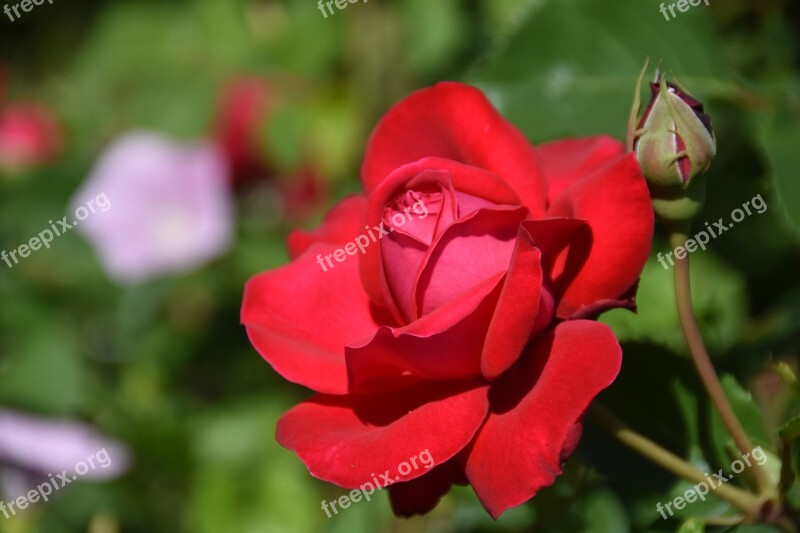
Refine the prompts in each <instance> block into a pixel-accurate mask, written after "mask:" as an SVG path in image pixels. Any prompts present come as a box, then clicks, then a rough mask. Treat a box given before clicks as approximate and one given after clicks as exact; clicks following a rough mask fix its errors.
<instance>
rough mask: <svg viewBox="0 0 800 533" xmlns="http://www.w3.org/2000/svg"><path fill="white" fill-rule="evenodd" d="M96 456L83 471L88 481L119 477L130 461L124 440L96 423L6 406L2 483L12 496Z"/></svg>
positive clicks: (0, 450) (1, 428)
mask: <svg viewBox="0 0 800 533" xmlns="http://www.w3.org/2000/svg"><path fill="white" fill-rule="evenodd" d="M90 457H92V458H94V460H93V461H92V464H94V468H89V469H87V470H86V473H85V474H82V475H81V477H84V478H87V479H97V480H106V479H112V478H115V477H118V476H120V475H122V474H123V473H125V472H126V471H127V470H128V466H129V463H130V459H129V452H128V450H127V448H126V447H125V445H124V444H122V443H120V442H118V441H116V440H113V439H109V438H107V437H105V436H103V435H101V434H100V433H99V432H97V430H95V429H94V428H92V427H91V426H88V425H86V424H82V423H79V422H74V421H71V420H63V419H50V418H42V417H34V416H30V415H26V414H22V413H18V412H15V411H10V410H6V409H0V481H2V485H3V492H5V493H6V494H8V495H11V496H12V497H13V496H15V495H19V494H23V493H24V492H26V491H27V490H28V489H30V488H31V486H32V484H34V483H36V482H37V480H39V479H43V478H44V477H45V476H47V475H49V474H53V475H57V474H59V473H61V472H62V471H64V470H67V471H68V472H70V473H72V472H74V471H75V467H76V465H77V464H78V463H80V462H84V463H85V464H86V465H88V464H89V462H88V461H87V459H88V458H90ZM3 465H5V466H3Z"/></svg>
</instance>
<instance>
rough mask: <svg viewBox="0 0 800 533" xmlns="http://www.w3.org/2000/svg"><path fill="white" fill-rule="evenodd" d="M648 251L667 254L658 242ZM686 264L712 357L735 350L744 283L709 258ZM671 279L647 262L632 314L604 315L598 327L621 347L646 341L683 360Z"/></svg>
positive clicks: (696, 257) (653, 262)
mask: <svg viewBox="0 0 800 533" xmlns="http://www.w3.org/2000/svg"><path fill="white" fill-rule="evenodd" d="M653 249H654V252H660V251H661V252H662V253H666V251H667V247H666V245H664V244H662V243H661V242H659V241H656V243H655V244H654V245H653ZM691 262H692V269H691V276H692V286H693V287H703V290H696V291H694V292H693V294H692V300H693V304H694V311H695V315H696V317H697V321H698V325H699V327H700V332H701V334H702V335H703V339H704V341H705V343H706V346H707V347H708V350H709V352H710V353H711V355H712V356H716V355H719V354H723V353H725V352H727V351H728V350H729V349H730V348H731V347H733V346H734V345H736V343H737V342H738V341H739V340H740V339H741V337H742V334H743V333H744V331H745V327H744V326H745V321H746V318H747V307H746V301H747V298H746V284H745V280H744V278H743V277H742V276H741V274H739V273H738V272H737V271H736V270H733V269H731V268H730V267H728V265H727V264H725V263H724V262H722V261H721V260H719V259H717V258H716V257H715V256H714V255H713V254H711V253H709V252H705V253H696V254H694V255H692V256H691ZM667 265H669V263H667ZM673 275H674V272H673V271H672V268H670V269H669V270H667V269H665V268H664V267H663V266H662V265H661V263H659V262H658V261H657V260H656V258H655V257H651V258H650V259H649V260H648V262H647V264H646V265H645V268H644V271H643V272H642V278H641V281H640V282H639V290H638V292H637V295H636V302H637V307H638V311H637V313H636V314H634V313H631V312H630V311H627V310H625V309H615V310H612V311H609V312H607V313H605V314H603V316H602V317H600V321H601V322H603V323H605V324H607V325H609V326H610V327H611V329H613V330H614V334H615V335H616V336H617V338H619V339H620V341H623V342H630V341H637V342H644V341H650V342H654V343H657V344H661V345H663V346H666V347H668V348H670V349H671V350H673V351H675V352H678V353H682V354H688V350H687V348H686V341H685V340H684V338H683V332H682V330H681V325H680V321H679V320H678V313H677V311H676V309H675V293H674V289H673V286H674V282H673Z"/></svg>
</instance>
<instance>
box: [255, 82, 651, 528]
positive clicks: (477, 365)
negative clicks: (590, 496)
mask: <svg viewBox="0 0 800 533" xmlns="http://www.w3.org/2000/svg"><path fill="white" fill-rule="evenodd" d="M361 177H362V181H363V184H364V188H365V193H364V194H363V195H357V196H351V197H349V198H347V199H345V200H343V201H342V202H341V203H340V204H339V205H337V206H336V207H334V209H333V210H332V211H331V213H330V214H329V215H328V216H327V218H326V219H325V221H324V223H323V224H322V226H321V227H320V228H319V229H317V230H316V231H313V232H308V233H303V232H295V233H293V234H292V235H291V236H290V238H289V248H290V251H291V254H292V256H293V257H294V261H293V262H292V263H290V264H289V265H286V266H284V267H282V268H279V269H277V270H274V271H271V272H266V273H263V274H260V275H259V276H256V277H255V278H253V279H252V280H251V281H250V282H249V283H248V285H247V287H246V290H245V296H244V303H243V308H242V321H243V323H244V324H245V326H246V327H247V332H248V334H249V336H250V340H251V342H252V343H253V345H254V346H255V347H256V349H257V350H258V351H259V353H261V354H262V356H263V357H264V358H265V359H267V361H269V363H270V364H271V365H272V366H273V367H274V368H275V370H277V371H278V372H279V373H280V374H281V375H282V376H284V377H285V378H286V379H288V380H290V381H293V382H295V383H299V384H302V385H305V386H307V387H309V388H311V389H313V390H315V391H317V392H319V393H320V394H319V395H317V396H315V397H314V398H312V399H311V400H309V401H306V402H304V403H302V404H300V405H299V406H297V407H295V408H293V409H292V410H290V411H289V412H288V413H286V414H285V415H284V416H283V418H282V419H281V420H280V421H279V423H278V428H277V440H278V442H280V443H281V444H282V445H283V446H286V447H287V448H289V449H291V450H293V451H295V452H296V453H297V454H298V456H299V457H300V459H301V460H302V461H303V462H304V463H305V464H306V466H307V467H308V469H309V470H310V471H311V473H312V474H313V475H314V476H316V477H318V478H320V479H323V480H326V481H330V482H333V483H336V484H337V485H340V486H342V487H346V488H357V487H362V486H363V485H364V484H365V483H367V482H369V483H370V485H375V482H377V483H378V484H379V485H380V486H381V487H383V485H388V484H389V483H388V481H384V482H383V483H381V479H388V480H391V481H392V482H393V483H394V484H391V486H390V487H389V489H388V490H389V493H390V497H391V500H392V505H393V507H394V509H395V512H397V513H398V514H403V515H407V514H412V513H415V512H427V511H428V510H430V509H431V508H432V507H433V506H434V505H435V504H436V502H437V500H438V499H439V498H440V497H441V495H442V494H444V493H445V492H447V490H448V489H449V488H450V486H451V484H453V483H469V484H470V485H472V487H473V488H474V490H475V492H476V493H477V495H478V498H480V500H481V502H482V503H483V505H484V507H486V509H487V510H488V511H489V513H491V515H492V516H493V517H497V516H499V515H500V514H501V513H502V512H503V511H505V510H506V509H508V508H510V507H514V506H516V505H519V504H520V503H522V502H524V501H526V500H528V499H529V498H531V497H532V496H533V495H534V494H536V492H537V491H538V490H539V489H540V488H542V487H544V486H547V485H549V484H551V483H552V482H553V481H554V480H555V477H556V476H557V475H558V474H559V473H560V472H561V465H562V462H563V461H564V460H565V459H566V458H567V457H568V456H569V455H570V454H571V453H572V451H573V450H574V448H575V446H576V444H577V441H578V439H579V437H580V433H581V422H580V421H581V418H582V415H583V413H584V411H585V409H586V408H587V406H588V405H589V403H590V402H591V400H592V399H593V398H594V396H595V395H596V394H597V393H598V392H599V391H601V390H602V389H603V388H605V387H606V386H608V385H609V384H610V383H611V382H612V381H613V380H614V378H615V377H616V375H617V372H618V370H619V366H620V361H621V350H620V347H619V344H618V343H617V341H616V339H615V338H614V336H613V334H612V332H611V331H610V330H609V329H608V328H607V327H606V326H604V325H602V324H599V323H597V322H593V321H590V320H587V318H592V317H594V316H596V315H597V314H598V313H599V312H601V311H603V310H605V309H608V308H611V307H618V306H627V307H632V306H633V294H634V292H635V285H636V282H637V279H638V276H639V274H640V272H641V269H642V267H643V266H644V263H645V261H646V258H647V256H648V253H649V250H650V241H651V235H652V230H653V213H652V207H651V205H650V198H649V195H648V192H647V186H646V184H645V182H644V179H643V178H642V176H641V174H640V172H639V167H638V165H637V163H636V160H635V159H634V157H633V156H632V155H630V154H627V155H626V154H625V153H624V148H623V146H622V144H621V143H619V142H617V141H615V140H612V139H610V138H607V137H597V138H589V139H577V140H565V141H557V142H553V143H549V144H545V145H543V146H540V147H538V148H533V147H532V146H531V145H530V144H529V143H528V141H527V140H526V139H525V137H524V136H523V135H522V133H521V132H519V131H518V130H517V129H515V128H514V127H513V126H512V125H511V124H510V123H508V122H507V121H506V120H505V119H504V118H503V117H501V116H500V114H499V113H498V112H497V111H496V110H495V109H494V108H493V107H492V106H491V104H490V103H489V102H488V101H487V99H486V98H485V97H484V95H483V94H482V93H481V92H480V91H478V90H477V89H474V88H472V87H469V86H466V85H462V84H457V83H442V84H439V85H436V86H435V87H433V88H430V89H425V90H421V91H418V92H416V93H414V94H413V95H411V96H410V97H409V98H407V99H406V100H404V101H403V102H401V103H399V104H398V105H396V106H395V107H394V108H393V109H391V110H390V111H389V112H388V114H387V115H386V116H385V117H384V118H383V120H382V121H381V122H380V124H379V125H378V127H377V129H376V131H375V132H374V133H373V135H372V138H371V140H370V142H369V145H368V147H367V151H366V157H365V161H364V165H363V168H362V173H361ZM365 241H366V244H365ZM340 249H341V250H340ZM362 250H363V252H364V253H363V254H362ZM350 255H355V256H356V257H350ZM422 451H426V452H428V454H429V456H430V457H432V458H433V460H434V461H435V464H436V467H435V468H431V469H429V468H428V467H425V468H413V469H411V468H400V469H398V465H401V463H406V464H408V463H407V462H408V461H409V459H410V458H412V457H415V456H417V455H419V454H420V452H422ZM408 470H410V471H408ZM384 473H389V476H384V477H381V474H384ZM392 473H398V474H399V475H392Z"/></svg>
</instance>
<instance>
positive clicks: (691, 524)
mask: <svg viewBox="0 0 800 533" xmlns="http://www.w3.org/2000/svg"><path fill="white" fill-rule="evenodd" d="M705 530H706V526H705V524H703V522H702V520H700V519H699V518H690V519H689V520H687V521H686V522H684V523H683V524H681V527H680V529H678V531H677V533H704V532H705Z"/></svg>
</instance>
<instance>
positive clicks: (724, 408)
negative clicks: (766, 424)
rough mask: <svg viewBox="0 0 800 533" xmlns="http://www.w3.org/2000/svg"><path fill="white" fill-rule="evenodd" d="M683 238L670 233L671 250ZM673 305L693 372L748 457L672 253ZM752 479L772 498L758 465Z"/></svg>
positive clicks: (680, 262)
mask: <svg viewBox="0 0 800 533" xmlns="http://www.w3.org/2000/svg"><path fill="white" fill-rule="evenodd" d="M687 238H688V237H687V235H686V234H685V232H682V231H673V232H672V233H671V235H670V245H671V246H672V248H673V249H675V248H677V247H678V246H684V245H685V244H686V241H687ZM675 302H676V304H677V308H678V316H679V318H680V322H681V327H682V328H683V335H684V337H686V344H687V345H688V347H689V352H690V353H691V355H692V361H694V365H695V368H697V373H698V375H699V376H700V379H701V381H702V382H703V386H704V387H705V389H706V391H707V392H708V395H709V397H710V398H711V401H712V403H713V404H714V407H716V409H717V412H718V413H719V416H720V418H721V419H722V422H723V424H725V427H726V428H727V430H728V433H729V434H730V436H731V437H732V438H733V441H734V443H736V447H737V448H738V449H739V452H740V453H741V454H742V455H745V454H749V453H751V452H752V450H753V443H752V442H751V441H750V437H748V436H747V433H746V432H745V430H744V428H743V427H742V424H741V423H740V422H739V419H738V418H737V417H736V414H735V413H734V412H733V408H732V407H731V404H730V402H728V397H727V396H726V395H725V391H724V390H723V389H722V384H721V383H720V381H719V377H717V373H716V371H715V370H714V365H712V364H711V358H710V357H709V356H708V352H707V351H706V347H705V344H704V343H703V337H702V336H701V335H700V330H699V329H698V327H697V322H696V321H695V317H694V311H693V310H692V291H691V284H690V279H689V256H688V255H686V254H685V255H684V257H683V259H679V258H678V257H677V254H675ZM752 472H753V477H754V479H755V482H756V486H757V487H758V491H759V493H760V494H765V495H773V494H774V492H775V487H774V485H773V483H772V482H770V480H769V477H768V476H767V472H766V470H764V468H763V467H762V465H759V464H758V463H753V465H752Z"/></svg>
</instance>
